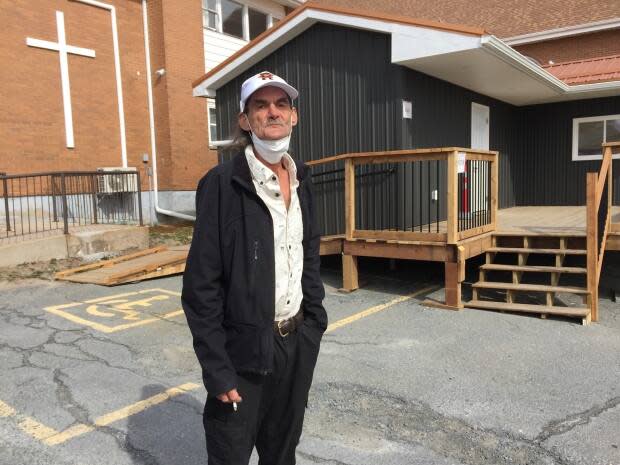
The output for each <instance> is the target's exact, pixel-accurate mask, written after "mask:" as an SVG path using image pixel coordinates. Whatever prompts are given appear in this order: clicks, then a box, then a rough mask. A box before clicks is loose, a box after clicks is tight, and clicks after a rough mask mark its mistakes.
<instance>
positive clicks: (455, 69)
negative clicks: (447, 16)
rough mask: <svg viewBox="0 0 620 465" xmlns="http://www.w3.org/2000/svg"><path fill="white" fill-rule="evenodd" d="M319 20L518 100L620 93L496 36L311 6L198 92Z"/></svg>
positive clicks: (395, 56) (437, 73)
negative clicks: (375, 36) (376, 35)
mask: <svg viewBox="0 0 620 465" xmlns="http://www.w3.org/2000/svg"><path fill="white" fill-rule="evenodd" d="M318 22H321V23H328V24H334V25H338V26H343V27H350V28H355V29H363V30H369V31H374V32H380V33H385V34H390V35H391V37H392V57H391V59H392V63H395V64H399V65H402V66H406V67H408V68H411V69H414V70H416V71H420V72H422V73H425V74H428V75H430V76H434V77H436V78H438V79H441V80H444V81H448V82H451V83H453V84H456V85H459V86H461V87H464V88H467V89H470V90H472V91H474V92H478V93H480V94H483V95H487V96H489V97H493V98H496V99H498V100H501V101H504V102H507V103H511V104H513V105H530V104H536V103H547V102H555V101H563V100H575V99H584V98H595V97H605V96H611V95H620V81H614V82H607V83H600V84H585V85H580V86H568V85H567V84H565V83H564V82H562V81H561V80H559V79H557V78H556V77H555V76H553V75H552V74H551V73H549V72H548V71H546V70H544V69H543V68H541V67H540V66H538V65H536V64H534V63H533V62H531V61H530V60H528V59H527V58H526V57H525V56H523V55H521V54H520V53H519V52H517V51H516V50H514V49H513V48H511V47H509V46H508V45H506V44H505V43H504V42H502V41H501V40H499V39H497V38H496V37H494V36H491V35H485V36H478V35H474V34H466V33H460V32H453V31H447V30H439V29H434V28H431V27H423V26H416V25H408V24H402V23H395V22H390V21H387V20H382V19H374V18H363V17H358V16H352V15H346V14H341V13H332V12H326V11H318V10H313V9H310V8H309V9H307V10H305V11H303V12H302V13H301V14H299V15H298V16H296V17H294V18H292V19H291V20H289V21H288V22H286V23H285V24H283V25H282V26H281V27H279V28H278V29H276V30H274V31H273V33H272V34H270V35H268V36H267V37H265V38H264V39H262V40H260V41H259V42H257V43H256V44H253V45H252V46H251V47H248V49H247V50H245V51H243V52H242V53H241V54H240V55H239V56H237V57H236V58H235V59H233V60H231V61H230V62H229V63H227V64H226V65H224V66H223V67H222V68H221V69H219V70H218V71H216V72H215V73H213V74H211V75H209V76H208V77H207V78H206V79H204V80H203V81H202V82H201V83H200V84H198V85H197V86H196V87H194V96H201V97H204V96H206V97H215V94H216V90H217V89H219V88H220V87H222V86H223V85H225V84H226V83H227V82H229V81H230V80H232V79H234V78H235V77H237V76H238V75H240V74H241V73H243V72H244V71H245V70H247V69H249V68H250V67H251V66H253V65H254V64H255V63H258V62H259V61H260V60H262V59H263V58H265V57H266V56H268V55H269V54H270V53H272V52H273V51H275V50H276V49H277V48H279V47H281V46H282V45H284V44H285V43H287V42H289V41H290V40H292V39H293V38H295V37H296V36H298V35H300V34H301V33H302V32H304V31H305V30H306V29H308V28H310V27H311V26H313V25H314V24H316V23H318ZM360 53H363V51H360Z"/></svg>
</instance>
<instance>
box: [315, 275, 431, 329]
mask: <svg viewBox="0 0 620 465" xmlns="http://www.w3.org/2000/svg"><path fill="white" fill-rule="evenodd" d="M436 289H439V286H429V287H425V288H424V289H420V290H418V291H415V292H413V293H411V294H408V295H403V296H401V297H397V298H396V299H393V300H390V301H389V302H386V303H384V304H380V305H375V306H374V307H370V308H367V309H366V310H363V311H361V312H359V313H355V314H354V315H351V316H348V317H346V318H343V319H342V320H338V321H336V322H334V323H332V324H331V325H329V326H328V327H327V329H326V330H325V332H326V333H329V332H331V331H334V330H335V329H338V328H342V327H343V326H346V325H348V324H351V323H353V322H355V321H358V320H361V319H362V318H366V317H367V316H370V315H374V314H375V313H379V312H382V311H383V310H386V309H388V308H390V307H393V306H394V305H396V304H400V303H402V302H406V301H407V300H409V299H412V298H414V297H416V296H418V295H420V294H424V293H426V292H431V291H434V290H436Z"/></svg>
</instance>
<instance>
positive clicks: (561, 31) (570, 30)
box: [502, 18, 620, 47]
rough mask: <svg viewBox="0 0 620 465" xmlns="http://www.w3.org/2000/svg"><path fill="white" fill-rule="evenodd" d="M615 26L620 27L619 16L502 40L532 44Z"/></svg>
mask: <svg viewBox="0 0 620 465" xmlns="http://www.w3.org/2000/svg"><path fill="white" fill-rule="evenodd" d="M617 28H620V18H613V19H606V20H603V21H595V22H592V23H585V24H578V25H575V26H567V27H560V28H557V29H548V30H546V31H539V32H532V33H530V34H522V35H518V36H512V37H506V38H505V39H502V40H503V42H504V43H505V44H508V45H510V46H511V47H514V46H515V45H524V44H532V43H536V42H544V41H545V40H553V39H561V38H562V37H571V36H577V35H581V34H588V33H590V32H599V31H607V30H610V29H617Z"/></svg>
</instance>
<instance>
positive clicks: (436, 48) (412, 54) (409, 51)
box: [392, 24, 481, 64]
mask: <svg viewBox="0 0 620 465" xmlns="http://www.w3.org/2000/svg"><path fill="white" fill-rule="evenodd" d="M392 29H393V32H392V63H396V64H398V63H402V62H406V61H410V60H415V59H417V58H428V57H431V56H435V55H443V54H446V53H456V52H462V51H465V50H471V49H476V48H480V46H481V38H480V36H474V35H470V34H460V33H458V32H449V31H439V30H437V29H431V28H427V27H419V26H407V25H402V24H394V25H393V28H392Z"/></svg>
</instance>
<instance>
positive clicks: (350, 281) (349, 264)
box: [342, 253, 360, 292]
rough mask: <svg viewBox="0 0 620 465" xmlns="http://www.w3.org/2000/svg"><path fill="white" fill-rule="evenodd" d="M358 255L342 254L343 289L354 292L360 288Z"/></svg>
mask: <svg viewBox="0 0 620 465" xmlns="http://www.w3.org/2000/svg"><path fill="white" fill-rule="evenodd" d="M359 287H360V285H359V280H358V273H357V257H356V256H355V255H345V254H344V253H343V254H342V290H343V291H346V292H352V291H355V290H356V289H359Z"/></svg>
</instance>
